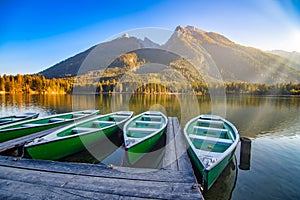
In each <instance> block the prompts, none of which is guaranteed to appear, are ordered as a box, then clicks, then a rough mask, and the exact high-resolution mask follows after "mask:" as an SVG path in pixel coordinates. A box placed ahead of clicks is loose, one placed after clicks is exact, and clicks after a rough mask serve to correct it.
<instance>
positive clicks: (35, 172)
mask: <svg viewBox="0 0 300 200" xmlns="http://www.w3.org/2000/svg"><path fill="white" fill-rule="evenodd" d="M26 140H28V138H26V139H21V138H19V139H17V140H14V141H9V142H6V143H2V144H0V151H1V150H3V149H10V147H11V146H9V145H13V146H18V144H22V143H24V142H25V141H26ZM202 198H203V197H202V194H201V192H200V190H199V188H198V184H197V182H196V178H195V176H194V173H193V170H192V166H191V163H190V161H189V158H188V155H187V153H186V148H185V144H184V140H183V135H182V133H181V130H180V126H179V123H178V119H177V118H173V117H171V118H169V124H168V129H167V133H166V149H165V156H164V158H163V168H162V169H159V170H153V169H137V168H126V167H109V166H106V165H103V164H100V165H99V164H97V165H96V164H83V163H67V162H55V161H42V160H31V159H24V158H20V159H19V158H16V157H10V156H0V199H202Z"/></svg>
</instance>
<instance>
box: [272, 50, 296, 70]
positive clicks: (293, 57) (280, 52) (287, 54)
mask: <svg viewBox="0 0 300 200" xmlns="http://www.w3.org/2000/svg"><path fill="white" fill-rule="evenodd" d="M268 52H269V53H272V54H275V55H278V56H281V57H284V58H287V59H289V60H290V61H291V63H290V64H291V65H292V66H293V67H294V68H295V69H297V70H300V53H299V52H296V51H293V52H288V51H283V50H272V51H268Z"/></svg>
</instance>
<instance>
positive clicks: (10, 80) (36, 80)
mask: <svg viewBox="0 0 300 200" xmlns="http://www.w3.org/2000/svg"><path fill="white" fill-rule="evenodd" d="M210 91H213V92H214V94H216V93H220V94H222V93H224V91H225V92H226V94H234V95H239V94H249V95H300V84H299V83H297V84H294V83H280V84H275V85H266V84H260V83H246V82H226V83H224V84H216V85H210V86H207V85H206V83H205V82H201V81H194V82H191V83H189V84H187V83H185V82H182V83H180V82H171V81H170V82H165V83H160V82H149V83H145V82H141V81H138V80H137V81H134V80H130V81H127V82H121V83H118V80H116V79H106V80H104V79H99V80H98V81H92V82H91V81H90V82H89V81H86V80H81V79H80V78H77V77H69V78H53V79H46V78H45V77H44V76H42V75H20V74H18V75H15V76H14V75H5V74H4V75H0V93H10V94H16V93H28V94H72V93H73V94H75V93H76V94H92V93H96V94H98V93H140V94H166V93H168V94H169V93H194V94H197V95H209V93H210Z"/></svg>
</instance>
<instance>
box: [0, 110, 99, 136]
mask: <svg viewBox="0 0 300 200" xmlns="http://www.w3.org/2000/svg"><path fill="white" fill-rule="evenodd" d="M86 111H92V112H91V113H90V114H87V115H86V116H81V117H77V118H71V119H65V120H64V121H58V122H51V123H44V124H36V126H34V127H25V126H22V125H23V124H30V123H31V122H36V121H40V120H46V119H51V118H56V117H59V116H64V115H72V114H75V113H82V112H86ZM99 112H100V111H99V110H83V111H74V112H68V113H60V114H56V115H49V116H46V117H43V118H34V119H31V120H27V121H19V122H16V123H13V124H6V125H4V126H1V127H0V133H1V132H6V131H13V130H19V129H30V128H35V127H41V126H49V125H53V124H59V123H63V122H69V121H72V120H73V121H76V120H80V119H82V118H85V117H91V116H93V115H95V114H97V113H99ZM18 125H21V126H19V127H15V128H9V127H10V126H18Z"/></svg>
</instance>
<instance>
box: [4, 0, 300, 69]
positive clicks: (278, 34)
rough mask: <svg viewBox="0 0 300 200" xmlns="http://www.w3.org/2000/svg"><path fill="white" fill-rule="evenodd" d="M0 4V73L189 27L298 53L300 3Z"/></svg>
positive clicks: (145, 0)
mask: <svg viewBox="0 0 300 200" xmlns="http://www.w3.org/2000/svg"><path fill="white" fill-rule="evenodd" d="M53 2H54V1H50V0H43V1H34V0H32V1H30V0H27V1H21V0H19V1H17V0H0V74H4V73H5V74H17V73H21V74H27V73H37V72H39V71H41V70H43V69H46V68H48V67H50V66H52V65H53V64H56V63H58V62H60V61H62V60H64V59H66V58H68V57H70V56H73V55H75V54H76V53H79V52H81V51H83V50H86V49H87V48H89V47H91V46H93V45H96V44H98V43H100V42H103V41H105V40H107V39H108V38H111V37H112V36H113V35H116V34H118V33H120V32H124V31H126V30H131V29H135V28H143V27H160V28H164V29H170V30H174V29H175V28H176V26H178V25H182V26H186V25H194V26H196V27H198V28H200V29H203V30H206V31H214V32H217V33H220V34H223V35H225V36H226V37H228V38H229V39H231V40H233V41H235V42H237V43H240V44H243V45H246V46H252V47H257V48H260V49H263V50H271V49H283V50H287V51H298V52H300V1H299V0H285V1H279V0H251V1H248V0H233V1H224V0H212V1H207V0H205V1H204V0H195V1H192V0H185V1H183V0H165V1H162V0H161V1H160V0H152V1H151V0H133V1H124V0H123V1H116V0H110V1H93V0H92V1H88V0H86V1H79V0H73V1H57V3H53Z"/></svg>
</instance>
